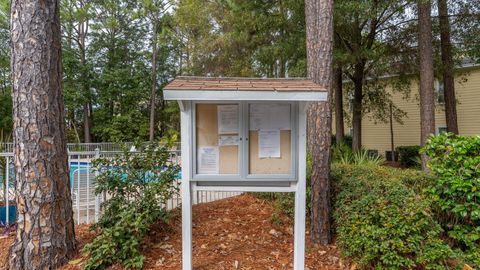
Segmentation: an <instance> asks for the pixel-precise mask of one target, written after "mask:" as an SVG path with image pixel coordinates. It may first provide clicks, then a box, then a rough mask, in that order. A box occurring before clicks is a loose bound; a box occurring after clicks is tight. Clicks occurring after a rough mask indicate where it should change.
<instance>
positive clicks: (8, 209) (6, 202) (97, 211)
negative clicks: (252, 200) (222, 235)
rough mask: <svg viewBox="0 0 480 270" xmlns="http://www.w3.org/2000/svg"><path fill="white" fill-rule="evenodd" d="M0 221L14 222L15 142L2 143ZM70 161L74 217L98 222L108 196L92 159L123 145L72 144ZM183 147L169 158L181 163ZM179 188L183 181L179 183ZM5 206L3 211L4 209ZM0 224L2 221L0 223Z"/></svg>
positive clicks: (174, 203)
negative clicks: (97, 191)
mask: <svg viewBox="0 0 480 270" xmlns="http://www.w3.org/2000/svg"><path fill="white" fill-rule="evenodd" d="M0 149H3V151H1V152H0V183H1V186H0V203H2V202H3V205H0V206H3V207H4V208H2V207H0V221H2V222H3V223H7V224H10V223H13V222H14V221H13V220H11V219H12V217H11V216H12V214H14V213H12V211H13V208H12V205H14V201H15V185H14V183H15V176H14V170H13V145H12V144H11V143H7V144H3V148H2V145H0ZM68 149H69V152H68V161H69V162H68V164H69V166H70V185H71V194H72V206H73V212H74V219H75V222H76V223H77V224H80V223H87V224H90V223H93V222H97V221H98V219H99V218H100V215H101V204H102V202H103V201H105V200H106V199H108V198H107V196H106V195H96V194H95V188H96V176H97V175H96V172H95V171H94V170H93V169H92V167H91V166H92V161H93V160H94V159H96V158H104V157H113V156H115V155H117V154H119V152H120V150H121V149H122V147H121V145H119V144H115V143H93V144H69V145H68ZM177 149H180V147H175V148H174V149H172V150H171V151H170V161H171V162H173V163H176V164H180V154H181V153H180V150H177ZM176 184H177V185H178V187H180V186H181V185H180V182H179V181H178V182H177V183H176ZM179 194H181V193H178V194H176V195H174V196H173V197H172V198H171V199H170V200H168V202H167V203H166V204H165V205H163V206H162V207H165V208H166V209H169V210H170V209H174V208H176V207H178V206H180V203H181V198H180V195H179ZM239 194H241V193H239V192H215V191H197V192H196V194H193V203H194V204H198V203H206V202H212V201H216V200H220V199H225V198H229V197H233V196H237V195H239ZM2 209H4V211H3V212H2ZM0 225H1V224H0Z"/></svg>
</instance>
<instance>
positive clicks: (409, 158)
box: [396, 145, 421, 168]
mask: <svg viewBox="0 0 480 270" xmlns="http://www.w3.org/2000/svg"><path fill="white" fill-rule="evenodd" d="M396 151H397V153H398V156H399V160H400V164H402V166H405V167H407V168H412V167H419V166H420V164H421V161H420V146H418V145H411V146H399V147H397V149H396ZM419 161H420V162H419Z"/></svg>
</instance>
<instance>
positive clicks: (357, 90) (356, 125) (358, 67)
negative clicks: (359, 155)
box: [352, 63, 365, 151]
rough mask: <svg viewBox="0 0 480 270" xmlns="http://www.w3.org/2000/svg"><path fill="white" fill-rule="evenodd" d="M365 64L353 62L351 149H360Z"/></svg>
mask: <svg viewBox="0 0 480 270" xmlns="http://www.w3.org/2000/svg"><path fill="white" fill-rule="evenodd" d="M364 69H365V66H364V65H363V63H357V64H355V72H354V79H353V84H354V91H353V103H352V107H353V110H352V129H353V137H352V149H353V151H360V150H361V149H362V114H363V104H362V103H363V72H364Z"/></svg>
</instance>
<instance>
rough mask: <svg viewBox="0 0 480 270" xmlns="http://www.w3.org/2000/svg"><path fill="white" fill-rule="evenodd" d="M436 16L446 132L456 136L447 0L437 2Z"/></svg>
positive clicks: (455, 103) (455, 111)
mask: <svg viewBox="0 0 480 270" xmlns="http://www.w3.org/2000/svg"><path fill="white" fill-rule="evenodd" d="M438 15H439V19H440V47H441V52H442V64H443V68H442V73H443V86H444V93H445V119H446V121H447V131H448V132H452V133H455V134H458V123H457V100H456V98H455V79H454V63H453V56H452V42H451V38H450V21H449V19H448V5H447V0H438Z"/></svg>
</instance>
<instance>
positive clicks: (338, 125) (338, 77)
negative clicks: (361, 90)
mask: <svg viewBox="0 0 480 270" xmlns="http://www.w3.org/2000/svg"><path fill="white" fill-rule="evenodd" d="M333 81H334V84H335V87H334V88H335V139H336V141H337V144H340V143H342V142H343V139H344V137H345V127H344V120H343V81H342V68H341V67H337V68H335V69H334V71H333Z"/></svg>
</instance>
